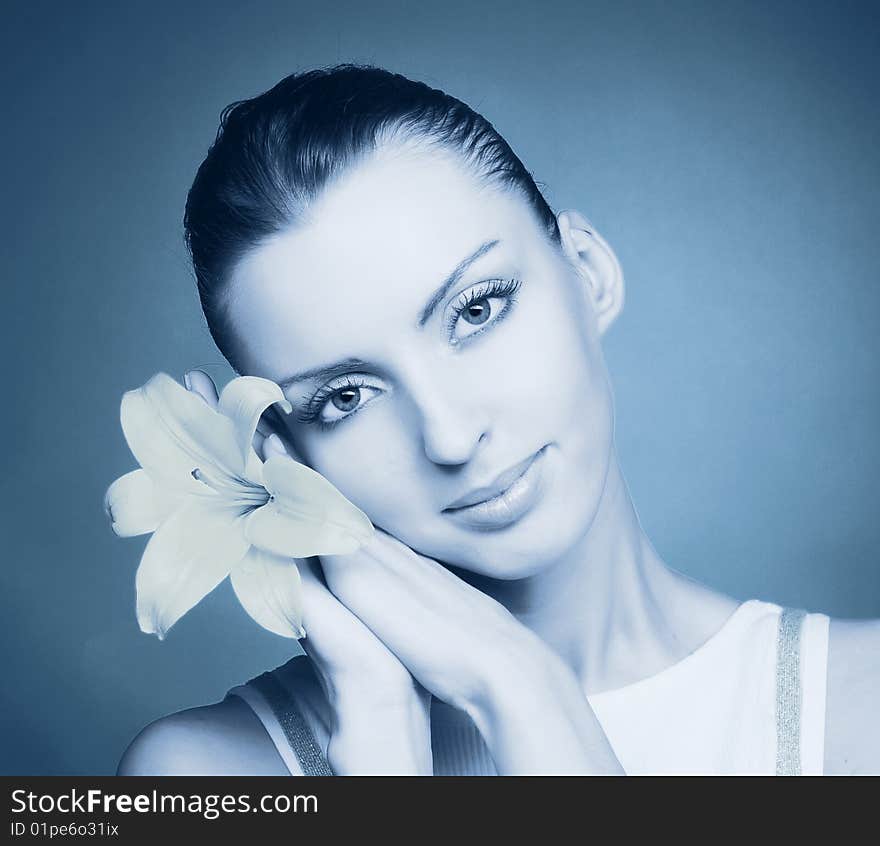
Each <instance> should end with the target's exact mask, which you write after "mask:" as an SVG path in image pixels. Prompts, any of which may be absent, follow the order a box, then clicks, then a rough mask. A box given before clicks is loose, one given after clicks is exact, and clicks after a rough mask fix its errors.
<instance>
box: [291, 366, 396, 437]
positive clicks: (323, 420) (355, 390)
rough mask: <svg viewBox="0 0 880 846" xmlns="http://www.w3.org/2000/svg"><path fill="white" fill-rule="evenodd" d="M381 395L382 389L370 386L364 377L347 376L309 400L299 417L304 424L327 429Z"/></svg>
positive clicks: (322, 389)
mask: <svg viewBox="0 0 880 846" xmlns="http://www.w3.org/2000/svg"><path fill="white" fill-rule="evenodd" d="M381 393H382V389H381V388H376V387H373V386H372V385H368V384H367V382H366V381H365V380H364V379H363V377H360V376H345V377H343V378H342V379H341V380H338V381H336V382H331V383H330V384H329V385H325V386H324V387H323V388H321V389H320V390H319V391H318V392H317V393H316V394H315V395H314V396H313V397H311V398H309V399H308V401H307V402H306V405H305V408H304V409H303V411H302V412H301V413H300V414H299V415H298V417H299V420H300V422H302V423H317V424H319V425H320V426H321V427H322V428H327V427H330V426H333V425H335V424H336V423H339V422H340V421H342V420H345V418H347V417H351V416H352V415H353V414H355V413H356V412H358V411H360V409H362V408H363V407H364V406H365V405H366V404H367V403H368V402H369V401H370V400H371V399H373V398H374V397H375V396H377V395H378V394H381Z"/></svg>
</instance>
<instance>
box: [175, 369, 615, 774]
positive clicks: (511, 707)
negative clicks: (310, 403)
mask: <svg viewBox="0 0 880 846" xmlns="http://www.w3.org/2000/svg"><path fill="white" fill-rule="evenodd" d="M195 373H197V372H194V373H193V374H191V384H193V389H196V390H198V388H197V387H196V384H195V382H194V380H193V376H195ZM202 377H203V379H204V380H206V382H207V383H210V388H208V385H207V384H205V382H203V381H202ZM196 378H197V379H198V381H199V383H201V384H202V386H203V387H204V388H205V389H206V393H207V394H208V396H205V394H202V395H203V396H205V398H206V400H207V401H209V402H212V401H213V402H216V389H214V386H213V382H211V380H210V378H209V377H208V376H207V375H205V374H201V376H200V377H196ZM199 393H202V392H201V391H199ZM211 396H213V400H212V399H211ZM260 437H262V438H263V439H264V442H263V443H260V442H259V440H256V439H255V445H256V446H257V447H258V449H259V450H260V451H261V452H263V454H264V455H265V454H266V451H267V450H270V451H272V450H278V451H282V450H285V445H284V444H283V443H282V441H281V440H280V438H279V437H278V436H277V434H270V433H269V432H268V429H267V428H265V427H263V426H262V424H261V427H260V429H259V430H258V439H259V438H260ZM286 451H287V453H288V454H290V455H291V457H293V458H295V459H296V460H301V459H298V458H297V457H296V456H295V455H293V454H292V451H291V449H290V448H289V447H287V450H286ZM322 572H323V576H324V579H322V578H321V573H322ZM301 573H302V576H303V587H304V594H305V595H304V615H305V619H304V627H305V629H306V631H307V632H308V637H307V638H306V639H305V640H304V641H303V647H304V648H305V650H306V652H307V653H308V654H309V656H310V657H311V658H312V659H313V661H314V662H315V664H316V666H317V668H318V671H319V675H320V677H321V678H322V681H323V684H324V687H325V691H327V693H328V698H329V699H330V700H331V702H332V703H333V705H334V710H335V714H336V716H337V719H338V721H339V724H338V726H337V727H335V728H334V732H333V739H331V748H334V741H337V743H336V745H335V750H336V751H337V754H338V760H339V767H337V765H335V764H334V761H333V760H332V759H331V766H332V767H333V769H334V771H335V772H346V771H355V772H357V771H363V772H376V766H377V765H386V766H387V765H388V763H389V762H396V763H393V764H391V769H389V770H387V771H395V767H401V769H400V770H399V771H401V772H404V771H410V772H423V773H427V774H430V773H431V770H432V768H431V752H430V694H434V695H435V696H437V697H438V698H440V699H442V700H443V701H445V702H447V703H449V704H450V705H453V706H454V707H456V708H459V709H460V710H463V711H465V712H466V713H467V714H469V715H470V717H471V718H472V719H473V721H474V723H475V724H476V726H477V728H478V729H479V731H480V733H481V734H482V736H483V738H484V740H485V741H486V744H487V746H488V748H489V751H490V753H491V755H492V757H493V760H494V761H495V765H496V768H497V770H498V772H499V773H501V774H533V773H573V774H574V773H577V774H582V773H620V774H622V773H623V769H622V767H621V766H620V763H619V761H618V760H617V758H616V756H615V755H614V752H613V750H612V749H611V746H610V744H609V743H608V739H607V738H606V736H605V734H604V731H603V730H602V727H601V725H600V723H599V721H598V719H597V718H596V715H595V714H594V712H593V710H592V709H591V708H590V705H589V702H588V701H587V699H586V696H585V695H584V692H583V690H582V689H581V687H580V684H579V682H578V681H577V679H576V678H575V676H574V674H573V672H572V671H571V669H570V668H569V667H568V666H567V665H566V664H565V663H564V662H563V661H562V659H561V658H560V657H559V656H558V655H557V654H556V653H555V652H553V651H552V650H551V649H550V648H549V647H548V646H547V644H546V643H545V642H544V641H543V640H541V639H540V638H539V637H538V636H537V635H536V634H535V633H534V632H533V631H532V630H531V629H529V628H528V627H526V626H524V625H523V624H521V623H520V622H519V621H518V620H517V619H516V618H515V617H514V616H513V615H512V614H511V613H510V612H509V611H508V610H507V608H505V607H504V606H503V605H502V604H501V603H499V602H497V601H496V600H494V599H493V598H491V597H489V596H487V595H486V594H484V593H482V592H481V591H479V590H478V589H476V588H474V587H473V586H471V585H469V584H467V583H466V582H464V581H463V580H461V579H459V578H458V577H457V576H456V575H454V574H453V573H452V572H451V571H450V570H448V569H447V568H446V567H444V566H443V565H442V564H440V563H439V562H438V561H435V560H433V559H431V558H428V557H426V556H423V555H420V554H418V553H416V552H415V551H414V550H412V549H410V548H409V547H408V546H407V545H406V544H404V543H402V542H401V541H399V540H398V539H396V538H394V537H392V536H391V535H389V534H387V533H386V532H384V531H382V530H381V529H378V528H377V530H376V533H375V536H374V538H373V540H372V541H370V543H368V544H366V545H365V546H364V547H362V548H361V549H359V550H358V551H357V552H354V553H352V554H349V555H334V556H322V557H321V559H320V570H319V568H318V565H317V559H314V558H313V559H308V566H303V567H301ZM325 580H326V584H325ZM328 588H329V590H328ZM386 726H387V729H386V728H385V727H386ZM345 767H353V769H352V770H346V769H345ZM406 768H410V769H406Z"/></svg>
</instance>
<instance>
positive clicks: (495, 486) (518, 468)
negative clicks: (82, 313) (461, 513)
mask: <svg viewBox="0 0 880 846" xmlns="http://www.w3.org/2000/svg"><path fill="white" fill-rule="evenodd" d="M542 449H543V447H542ZM540 452H541V450H538V452H535V453H532V454H531V455H530V456H529V457H528V458H525V459H523V460H522V461H520V462H519V463H518V464H515V465H514V466H513V467H511V468H509V469H508V470H505V471H504V472H503V473H501V474H499V475H498V476H496V477H495V478H494V479H493V480H492V481H491V482H490V483H489V484H488V485H485V486H484V487H480V488H474V489H473V490H471V491H468V493H466V494H465V495H464V496H461V497H459V498H458V499H456V500H455V501H454V502H451V503H449V505H447V506H446V508H444V509H443V510H444V511H454V510H456V509H459V508H467V507H469V506H471V505H476V504H478V503H480V502H486V501H487V500H490V499H493V498H495V497H496V496H499V495H500V494H502V493H504V491H506V490H507V489H508V488H509V487H510V486H511V485H512V484H513V483H514V482H515V481H516V480H517V479H518V478H519V477H520V476H522V475H523V473H525V472H526V470H528V469H529V466H530V465H531V463H532V462H533V461H534V460H535V458H536V457H537V456H538V453H540Z"/></svg>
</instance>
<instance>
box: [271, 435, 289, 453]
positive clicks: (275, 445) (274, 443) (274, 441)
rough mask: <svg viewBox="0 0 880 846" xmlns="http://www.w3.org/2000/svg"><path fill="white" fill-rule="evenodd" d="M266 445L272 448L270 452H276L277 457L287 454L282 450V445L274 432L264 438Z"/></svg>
mask: <svg viewBox="0 0 880 846" xmlns="http://www.w3.org/2000/svg"><path fill="white" fill-rule="evenodd" d="M266 443H268V444H269V446H270V447H271V448H272V452H277V453H278V454H279V455H285V454H286V453H287V450H286V449H284V444H283V443H282V442H281V438H279V437H278V435H276V434H275V433H274V432H273V433H272V434H271V435H269V437H268V438H266Z"/></svg>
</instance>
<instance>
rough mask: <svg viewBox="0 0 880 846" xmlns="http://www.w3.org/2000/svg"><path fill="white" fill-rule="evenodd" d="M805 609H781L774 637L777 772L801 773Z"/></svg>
mask: <svg viewBox="0 0 880 846" xmlns="http://www.w3.org/2000/svg"><path fill="white" fill-rule="evenodd" d="M805 616H806V611H804V610H802V609H800V608H783V609H782V611H781V613H780V615H779V628H778V630H777V637H776V775H800V774H801V704H802V701H803V692H802V691H803V686H802V683H801V660H800V652H801V650H800V645H801V627H802V624H803V620H804V617H805Z"/></svg>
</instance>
